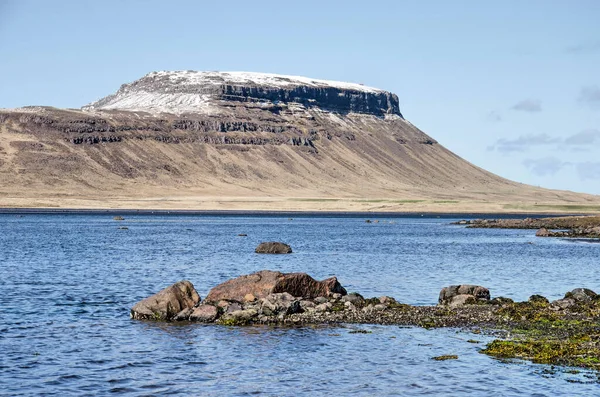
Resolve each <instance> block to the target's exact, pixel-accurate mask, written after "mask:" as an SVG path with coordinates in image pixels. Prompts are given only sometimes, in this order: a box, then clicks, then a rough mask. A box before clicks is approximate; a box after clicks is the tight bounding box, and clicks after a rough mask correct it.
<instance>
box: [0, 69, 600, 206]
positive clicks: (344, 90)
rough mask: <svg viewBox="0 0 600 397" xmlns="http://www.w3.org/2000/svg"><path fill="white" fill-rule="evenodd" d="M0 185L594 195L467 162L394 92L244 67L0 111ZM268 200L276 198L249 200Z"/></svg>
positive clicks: (12, 196)
mask: <svg viewBox="0 0 600 397" xmlns="http://www.w3.org/2000/svg"><path fill="white" fill-rule="evenodd" d="M0 186H1V188H0V206H54V205H56V206H66V207H78V206H83V207H90V206H91V207H97V206H101V207H102V206H105V207H128V206H129V207H137V208H139V207H147V208H192V209H202V208H221V209H227V208H229V207H228V206H227V204H225V205H222V206H219V205H217V204H218V203H222V202H224V200H226V199H229V200H230V201H228V202H229V203H231V202H232V201H231V200H234V201H236V202H237V203H249V204H247V205H245V206H244V205H242V204H239V205H238V206H237V207H235V208H239V209H258V208H262V209H301V208H305V207H297V206H294V205H295V204H294V203H298V202H302V200H305V201H304V202H309V200H317V201H318V200H321V201H325V202H327V203H329V204H330V205H329V206H327V207H318V208H312V207H311V208H310V209H319V208H321V209H325V208H326V209H334V210H335V209H340V208H338V207H335V205H334V204H331V203H336V202H337V201H338V200H353V203H355V204H356V203H366V202H370V203H378V202H386V203H388V204H389V203H395V204H394V206H391V207H390V206H387V207H386V206H384V205H381V206H375V205H371V206H369V207H368V208H367V207H364V206H357V207H356V208H355V207H352V208H346V209H365V208H367V209H380V210H381V209H386V210H405V209H406V207H403V205H404V204H405V203H413V202H422V201H427V200H429V201H432V202H435V200H438V201H439V202H447V201H450V202H453V203H454V202H457V203H458V202H463V201H464V202H470V203H474V202H480V203H481V202H500V203H511V202H515V201H520V202H531V203H533V202H550V203H556V202H560V203H564V202H565V201H569V202H594V203H596V202H597V201H598V198H597V197H595V196H584V195H578V194H575V193H571V192H556V191H550V190H545V189H540V188H535V187H531V186H526V185H522V184H518V183H515V182H511V181H508V180H506V179H503V178H500V177H498V176H496V175H493V174H491V173H489V172H486V171H484V170H482V169H480V168H478V167H476V166H474V165H472V164H470V163H468V162H466V161H464V160H463V159H461V158H459V157H458V156H456V155H454V154H453V153H451V152H450V151H448V150H447V149H445V148H444V147H443V146H441V145H440V144H438V142H437V141H435V140H434V139H433V138H431V137H429V136H428V135H426V134H425V133H423V132H422V131H420V130H419V129H418V128H416V127H415V126H413V125H412V124H411V123H409V122H408V121H406V120H405V119H404V117H403V116H402V114H401V113H400V109H399V105H398V98H397V96H396V95H394V94H392V93H389V92H386V91H383V90H379V89H376V88H371V87H366V86H363V85H360V84H353V83H342V82H332V81H325V80H315V79H309V78H305V77H294V76H279V75H269V74H258V73H245V72H228V73H226V72H221V73H219V72H154V73H150V74H148V75H146V76H144V77H143V78H141V79H140V80H137V81H134V82H132V83H129V84H125V85H123V86H121V88H120V89H119V90H118V91H117V92H116V93H115V94H113V95H109V96H108V97H106V98H103V99H100V100H99V101H97V102H94V103H91V104H89V105H87V106H84V107H83V108H82V109H81V110H73V109H68V110H67V109H56V108H50V107H27V108H21V109H14V110H0ZM315 198H316V199H315ZM275 199H277V200H280V202H281V200H287V201H286V203H285V204H281V203H280V204H281V205H279V204H278V205H279V206H274V205H273V204H268V205H267V204H265V205H263V206H262V207H261V206H260V205H258V204H256V203H259V202H262V203H264V202H271V201H272V200H275ZM206 200H212V201H211V202H212V203H213V204H214V203H217V204H214V205H212V204H211V205H212V206H210V205H209V206H208V207H207V206H206V205H205V204H206V202H207V201H206ZM269 200H271V201H269ZM257 205H258V206H257ZM357 205H358V204H357Z"/></svg>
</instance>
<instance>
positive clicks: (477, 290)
mask: <svg viewBox="0 0 600 397" xmlns="http://www.w3.org/2000/svg"><path fill="white" fill-rule="evenodd" d="M469 297H471V298H472V299H468V298H469ZM489 300H490V290H489V289H487V288H485V287H482V286H480V285H470V284H462V285H451V286H449V287H444V288H442V290H441V291H440V296H439V299H438V303H439V304H440V305H450V306H461V305H465V304H472V303H476V302H482V301H489Z"/></svg>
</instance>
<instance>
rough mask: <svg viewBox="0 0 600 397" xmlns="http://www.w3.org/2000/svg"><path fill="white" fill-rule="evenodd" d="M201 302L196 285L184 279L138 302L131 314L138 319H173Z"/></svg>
mask: <svg viewBox="0 0 600 397" xmlns="http://www.w3.org/2000/svg"><path fill="white" fill-rule="evenodd" d="M199 302H200V296H199V295H198V293H197V292H196V289H195V288H194V285H193V284H192V283H191V282H189V281H187V280H184V281H179V282H177V283H175V284H173V285H171V286H169V287H167V288H165V289H163V290H161V291H159V292H157V293H156V294H154V295H152V296H150V297H148V298H146V299H143V300H141V301H140V302H138V303H136V304H135V305H134V306H133V308H131V313H130V315H131V318H134V319H136V320H159V321H171V320H172V319H174V318H175V317H176V316H177V315H178V314H179V313H180V312H181V311H183V310H185V309H190V308H193V307H194V306H196V305H197V304H198V303H199Z"/></svg>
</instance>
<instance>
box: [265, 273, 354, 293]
mask: <svg viewBox="0 0 600 397" xmlns="http://www.w3.org/2000/svg"><path fill="white" fill-rule="evenodd" d="M277 292H287V293H288V294H290V295H292V296H300V297H303V298H306V299H313V298H316V297H317V296H331V295H333V294H342V295H346V294H347V292H346V289H345V288H344V287H342V285H341V284H340V283H339V281H338V280H337V278H336V277H330V278H328V279H325V280H323V281H317V280H315V279H314V278H312V277H311V276H309V275H308V274H306V273H289V274H284V275H283V277H281V278H279V279H278V280H277V283H276V284H275V286H274V287H273V293H277Z"/></svg>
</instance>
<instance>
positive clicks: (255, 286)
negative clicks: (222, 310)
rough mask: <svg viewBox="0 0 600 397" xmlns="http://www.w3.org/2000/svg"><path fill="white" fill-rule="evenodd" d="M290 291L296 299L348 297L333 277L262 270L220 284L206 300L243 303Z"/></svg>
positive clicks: (211, 291)
mask: <svg viewBox="0 0 600 397" xmlns="http://www.w3.org/2000/svg"><path fill="white" fill-rule="evenodd" d="M282 292H287V293H288V294H290V295H292V296H294V297H304V298H316V297H318V296H330V295H332V294H334V293H339V294H342V295H346V290H345V289H344V287H342V286H341V284H340V283H339V282H338V281H337V278H335V277H331V278H328V279H326V280H323V281H317V280H315V279H313V278H312V277H310V276H309V275H308V274H306V273H288V274H284V273H280V272H276V271H271V270H262V271H260V272H257V273H253V274H249V275H246V276H241V277H237V278H234V279H232V280H228V281H226V282H224V283H222V284H219V285H217V286H216V287H214V288H213V289H212V290H210V292H209V293H208V295H207V297H206V301H207V302H210V303H217V302H219V301H221V300H224V301H233V302H240V303H244V302H247V301H248V299H247V298H248V297H249V295H252V296H253V298H254V299H263V298H266V297H267V295H270V294H273V293H282Z"/></svg>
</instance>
